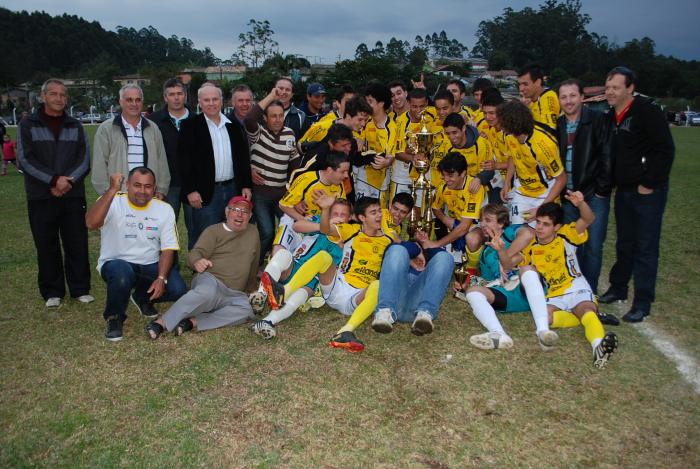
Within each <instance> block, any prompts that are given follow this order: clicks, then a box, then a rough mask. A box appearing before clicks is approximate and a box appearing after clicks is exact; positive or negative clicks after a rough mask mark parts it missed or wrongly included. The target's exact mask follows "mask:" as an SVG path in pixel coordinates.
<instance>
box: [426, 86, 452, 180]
mask: <svg viewBox="0 0 700 469" xmlns="http://www.w3.org/2000/svg"><path fill="white" fill-rule="evenodd" d="M433 102H434V103H435V111H436V112H437V119H436V120H435V122H433V126H432V128H431V130H432V131H433V132H440V136H436V137H435V138H438V139H439V140H440V146H439V147H438V148H436V149H435V151H434V152H433V155H432V159H431V161H430V173H429V176H428V177H429V179H430V182H431V183H432V184H433V185H434V186H436V187H437V186H439V185H440V184H441V183H442V175H441V174H440V171H438V169H437V166H438V164H439V163H440V161H442V159H443V158H444V157H445V155H446V154H447V153H449V151H450V148H451V147H452V142H451V141H450V139H449V138H447V135H446V134H445V129H444V122H445V119H446V118H447V116H449V115H450V114H452V112H453V107H454V97H453V96H452V93H450V92H449V91H447V90H440V91H438V92H437V93H435V97H434V98H433Z"/></svg>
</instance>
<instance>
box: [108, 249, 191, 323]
mask: <svg viewBox="0 0 700 469" xmlns="http://www.w3.org/2000/svg"><path fill="white" fill-rule="evenodd" d="M100 274H101V275H102V278H103V279H104V281H105V282H106V283H107V304H106V305H105V311H104V313H103V316H104V318H105V319H107V318H108V317H110V316H119V317H120V318H121V319H122V321H123V320H125V319H126V308H127V306H128V305H129V296H131V290H132V289H133V291H134V300H136V302H138V303H142V302H145V301H148V297H149V295H148V293H147V290H148V287H150V286H151V283H153V281H154V280H155V279H156V278H158V263H157V262H156V263H155V264H146V265H141V264H133V263H131V262H127V261H123V260H121V259H115V260H113V261H107V262H105V263H104V265H103V266H102V270H101V271H100ZM185 293H187V285H185V281H184V280H183V279H182V277H181V276H180V272H178V271H177V270H175V269H171V270H170V274H168V285H167V286H166V290H165V293H164V294H163V296H161V297H160V298H158V299H157V300H155V302H161V301H176V300H177V299H178V298H180V297H181V296H182V295H184V294H185Z"/></svg>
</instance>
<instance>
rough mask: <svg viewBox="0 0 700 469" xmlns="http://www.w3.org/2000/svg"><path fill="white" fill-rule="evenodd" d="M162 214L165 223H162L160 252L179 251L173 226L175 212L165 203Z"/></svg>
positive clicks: (178, 241)
mask: <svg viewBox="0 0 700 469" xmlns="http://www.w3.org/2000/svg"><path fill="white" fill-rule="evenodd" d="M161 203H163V204H164V205H165V207H164V208H165V209H166V210H163V212H164V213H165V222H164V223H163V232H162V233H161V234H160V250H161V251H166V250H173V251H179V250H180V240H179V239H178V236H177V227H176V226H175V212H173V208H172V207H171V206H170V205H168V204H167V203H165V202H161Z"/></svg>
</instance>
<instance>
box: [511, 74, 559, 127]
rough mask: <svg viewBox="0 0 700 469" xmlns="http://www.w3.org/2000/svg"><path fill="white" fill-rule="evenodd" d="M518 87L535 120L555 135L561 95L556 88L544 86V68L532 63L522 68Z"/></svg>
mask: <svg viewBox="0 0 700 469" xmlns="http://www.w3.org/2000/svg"><path fill="white" fill-rule="evenodd" d="M518 89H519V91H520V94H521V95H522V96H523V98H525V99H526V100H527V101H528V103H529V106H530V110H531V111H532V115H533V116H534V117H535V121H536V122H539V123H540V124H542V125H544V126H545V128H546V129H547V130H548V131H549V132H551V133H552V134H553V135H555V134H556V131H557V118H559V112H560V107H559V97H558V96H557V93H556V92H555V91H554V90H551V89H549V88H545V87H544V73H543V72H542V68H541V67H540V66H539V65H535V64H531V65H528V66H526V67H525V68H524V69H523V70H521V71H520V73H519V74H518Z"/></svg>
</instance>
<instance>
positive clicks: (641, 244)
mask: <svg viewBox="0 0 700 469" xmlns="http://www.w3.org/2000/svg"><path fill="white" fill-rule="evenodd" d="M634 90H635V75H634V72H632V70H630V69H628V68H627V67H615V68H613V69H612V70H611V71H610V72H609V73H608V77H607V79H606V81H605V97H606V98H607V100H608V104H610V105H611V106H612V109H611V111H610V112H609V113H608V116H609V119H610V121H611V123H612V124H613V125H614V130H613V137H612V155H613V161H614V164H613V178H614V182H615V184H616V185H617V192H616V193H615V220H616V222H617V245H616V249H617V259H616V261H615V265H614V266H613V268H612V270H611V271H610V288H609V289H608V291H607V292H606V293H605V294H603V295H602V296H601V297H600V301H601V302H603V303H612V302H615V301H624V300H626V299H627V285H628V283H629V281H630V278H631V277H632V276H634V302H633V303H632V308H631V309H630V310H629V312H628V313H627V314H625V315H624V316H623V317H622V319H623V320H625V321H627V322H640V321H643V320H644V318H645V317H646V316H648V315H649V312H650V310H651V303H652V302H653V301H654V296H655V293H656V292H655V290H656V273H657V268H658V263H659V240H660V238H661V222H662V219H663V214H664V208H665V207H666V198H667V195H668V178H669V174H670V172H671V165H672V163H673V157H674V153H675V147H674V144H673V137H672V136H671V131H670V129H669V127H668V123H667V122H666V119H665V118H664V115H663V112H662V111H661V109H660V108H659V106H657V105H656V103H654V101H653V100H651V99H648V98H644V97H642V96H634V94H633V93H634Z"/></svg>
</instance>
